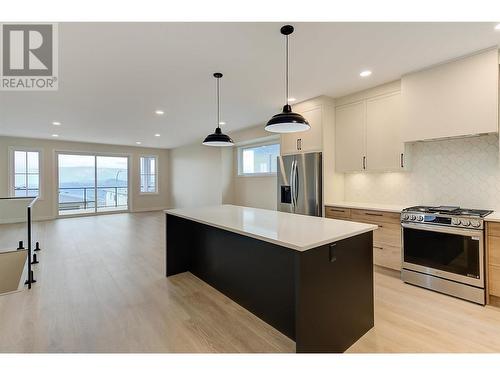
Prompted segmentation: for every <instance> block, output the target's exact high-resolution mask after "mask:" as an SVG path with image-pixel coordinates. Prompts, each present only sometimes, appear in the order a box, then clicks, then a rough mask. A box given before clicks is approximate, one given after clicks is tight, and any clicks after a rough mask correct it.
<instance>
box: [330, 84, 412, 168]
mask: <svg viewBox="0 0 500 375" xmlns="http://www.w3.org/2000/svg"><path fill="white" fill-rule="evenodd" d="M394 88H395V85H394V84H391V85H389V86H385V87H382V88H375V89H372V90H368V91H366V92H363V93H360V94H353V95H351V96H349V97H346V98H342V99H340V100H339V101H340V102H341V103H342V101H344V102H345V101H349V100H353V99H356V100H357V101H356V102H353V103H349V104H343V105H340V106H338V107H336V108H335V160H336V163H335V170H336V171H337V172H354V171H373V172H386V171H400V170H406V168H407V160H406V159H407V155H406V153H405V145H404V143H403V141H402V140H401V130H402V124H401V122H402V110H401V93H400V91H393V90H394ZM384 89H387V90H390V91H391V92H385V93H384ZM371 95H373V96H371Z"/></svg>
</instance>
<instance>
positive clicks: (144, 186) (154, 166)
mask: <svg viewBox="0 0 500 375" xmlns="http://www.w3.org/2000/svg"><path fill="white" fill-rule="evenodd" d="M140 167H141V169H140V174H141V193H143V194H147V193H158V184H157V174H158V157H156V156H141V166H140Z"/></svg>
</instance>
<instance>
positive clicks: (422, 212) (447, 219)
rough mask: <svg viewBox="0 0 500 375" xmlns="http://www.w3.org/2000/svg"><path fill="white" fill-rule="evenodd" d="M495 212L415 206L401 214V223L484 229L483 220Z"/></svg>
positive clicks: (455, 207) (453, 207)
mask: <svg viewBox="0 0 500 375" xmlns="http://www.w3.org/2000/svg"><path fill="white" fill-rule="evenodd" d="M492 212H493V211H490V210H473V209H469V208H460V207H458V206H437V207H433V206H414V207H408V208H405V209H404V210H403V211H402V212H401V223H402V224H403V226H404V224H405V223H411V225H417V226H418V225H421V224H431V225H441V226H443V225H444V226H448V227H460V228H472V229H474V230H477V229H483V228H484V224H483V222H484V220H483V218H484V217H485V216H487V215H489V214H491V213H492Z"/></svg>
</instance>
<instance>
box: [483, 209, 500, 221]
mask: <svg viewBox="0 0 500 375" xmlns="http://www.w3.org/2000/svg"><path fill="white" fill-rule="evenodd" d="M484 220H486V221H496V222H500V211H493V212H492V213H491V214H489V215H488V216H486V217H485V218H484Z"/></svg>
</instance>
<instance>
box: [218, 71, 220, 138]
mask: <svg viewBox="0 0 500 375" xmlns="http://www.w3.org/2000/svg"><path fill="white" fill-rule="evenodd" d="M219 79H220V78H219V77H217V127H218V128H219V127H220V88H219Z"/></svg>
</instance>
